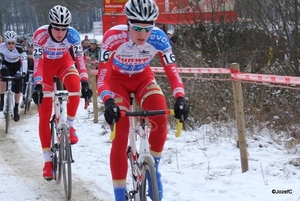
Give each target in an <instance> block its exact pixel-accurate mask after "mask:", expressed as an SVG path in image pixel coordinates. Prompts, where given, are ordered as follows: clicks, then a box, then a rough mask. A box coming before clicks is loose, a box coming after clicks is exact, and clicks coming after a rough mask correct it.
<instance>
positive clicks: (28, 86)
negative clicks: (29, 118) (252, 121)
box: [24, 81, 31, 114]
mask: <svg viewBox="0 0 300 201" xmlns="http://www.w3.org/2000/svg"><path fill="white" fill-rule="evenodd" d="M25 94H26V95H25V102H24V114H26V112H27V111H29V108H30V103H31V83H30V82H29V81H28V82H27V84H26V91H25Z"/></svg>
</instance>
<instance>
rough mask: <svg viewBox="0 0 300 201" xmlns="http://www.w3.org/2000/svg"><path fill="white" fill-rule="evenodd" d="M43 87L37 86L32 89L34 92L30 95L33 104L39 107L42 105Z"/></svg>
mask: <svg viewBox="0 0 300 201" xmlns="http://www.w3.org/2000/svg"><path fill="white" fill-rule="evenodd" d="M43 96H44V93H43V87H42V85H41V84H37V85H35V87H34V92H33V93H32V99H33V101H34V103H35V104H37V105H39V104H41V103H42V100H43Z"/></svg>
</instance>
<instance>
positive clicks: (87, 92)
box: [81, 80, 93, 100]
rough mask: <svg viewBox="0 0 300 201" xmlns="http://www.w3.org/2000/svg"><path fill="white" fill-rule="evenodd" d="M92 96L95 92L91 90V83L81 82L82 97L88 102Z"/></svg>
mask: <svg viewBox="0 0 300 201" xmlns="http://www.w3.org/2000/svg"><path fill="white" fill-rule="evenodd" d="M92 95H93V91H92V90H91V89H90V88H89V83H88V82H87V81H85V80H83V81H81V97H82V98H84V99H87V100H88V99H90V98H91V97H92Z"/></svg>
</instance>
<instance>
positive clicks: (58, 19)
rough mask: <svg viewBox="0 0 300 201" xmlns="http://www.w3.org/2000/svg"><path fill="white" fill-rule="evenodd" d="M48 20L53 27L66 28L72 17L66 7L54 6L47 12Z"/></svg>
mask: <svg viewBox="0 0 300 201" xmlns="http://www.w3.org/2000/svg"><path fill="white" fill-rule="evenodd" d="M49 20H50V23H51V24H53V25H56V26H65V27H67V26H69V25H70V23H71V21H72V15H71V12H70V11H69V10H68V9H67V8H66V7H64V6H60V5H56V6H54V7H53V8H52V9H51V10H50V11H49Z"/></svg>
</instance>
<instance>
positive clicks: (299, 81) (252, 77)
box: [91, 67, 300, 85]
mask: <svg viewBox="0 0 300 201" xmlns="http://www.w3.org/2000/svg"><path fill="white" fill-rule="evenodd" d="M151 69H152V70H153V72H155V73H163V72H165V71H164V68H163V67H151ZM177 69H178V72H179V73H198V74H204V73H205V74H231V78H232V79H234V80H241V81H242V80H244V81H252V82H270V83H277V84H294V85H300V77H293V76H279V75H263V74H253V73H241V72H239V71H237V70H234V69H230V68H177ZM97 73H98V70H96V69H91V74H92V75H97Z"/></svg>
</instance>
